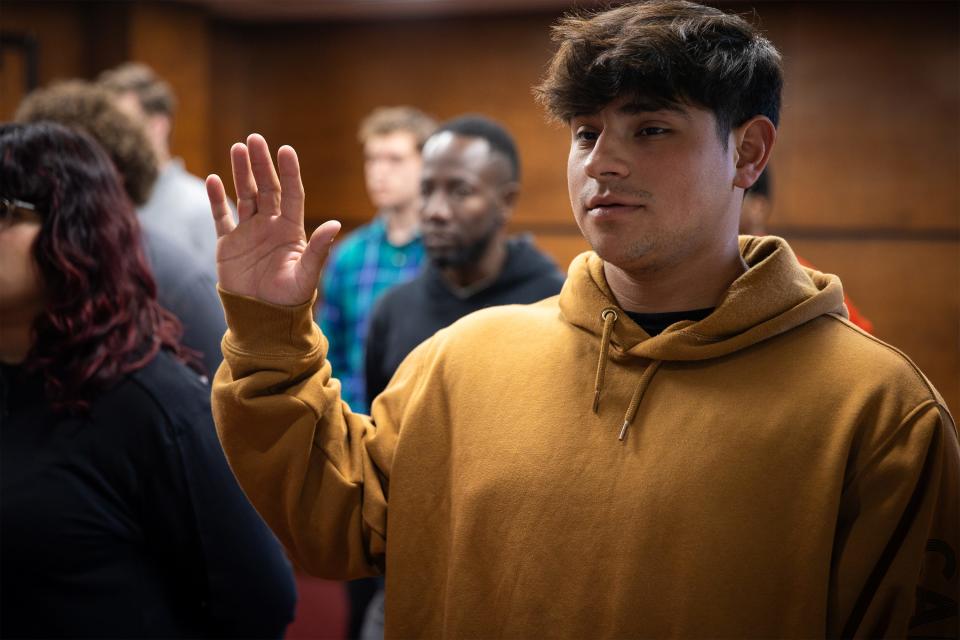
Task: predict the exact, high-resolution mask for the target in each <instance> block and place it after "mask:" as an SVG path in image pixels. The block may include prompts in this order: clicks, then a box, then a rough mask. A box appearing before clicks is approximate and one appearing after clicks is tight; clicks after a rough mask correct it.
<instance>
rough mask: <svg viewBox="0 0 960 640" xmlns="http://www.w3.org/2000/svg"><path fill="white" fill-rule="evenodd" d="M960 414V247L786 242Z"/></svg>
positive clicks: (950, 244)
mask: <svg viewBox="0 0 960 640" xmlns="http://www.w3.org/2000/svg"><path fill="white" fill-rule="evenodd" d="M790 244H791V246H792V247H793V248H794V250H795V251H796V252H797V253H798V254H799V255H801V256H803V257H804V258H806V259H807V260H809V261H810V262H811V263H813V264H814V265H815V266H816V267H817V268H818V269H819V270H821V271H825V272H829V273H835V274H837V275H839V276H840V279H841V280H842V281H843V284H844V290H845V291H846V292H847V293H848V295H849V296H850V297H851V299H852V300H853V302H854V304H856V305H857V307H859V308H860V310H861V311H862V312H863V313H864V314H865V315H866V316H867V317H868V318H870V320H872V321H873V323H874V329H875V330H874V332H875V334H876V336H877V337H878V338H880V339H881V340H883V341H885V342H888V343H889V344H891V345H893V346H894V347H897V348H898V349H900V350H901V351H903V352H904V353H906V354H907V355H908V356H909V357H910V358H911V359H912V360H913V361H914V362H915V363H916V364H917V365H918V366H919V367H920V368H921V369H922V370H923V372H924V373H926V374H927V376H928V377H929V378H930V380H931V381H932V382H933V384H934V385H935V386H936V387H937V388H938V389H939V390H940V393H941V394H943V396H944V398H945V399H946V401H947V404H948V406H949V407H950V408H951V410H952V411H953V412H954V413H956V412H957V411H960V243H958V242H904V241H895V240H887V241H885V240H873V241H857V240H841V241H825V240H820V241H811V240H791V241H790Z"/></svg>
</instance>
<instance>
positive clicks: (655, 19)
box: [534, 0, 783, 143]
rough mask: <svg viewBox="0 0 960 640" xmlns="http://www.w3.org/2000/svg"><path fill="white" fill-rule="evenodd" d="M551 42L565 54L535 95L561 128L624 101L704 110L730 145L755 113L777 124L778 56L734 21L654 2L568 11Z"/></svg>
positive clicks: (665, 0) (693, 7)
mask: <svg viewBox="0 0 960 640" xmlns="http://www.w3.org/2000/svg"><path fill="white" fill-rule="evenodd" d="M553 39H554V40H555V41H556V42H559V44H560V46H559V49H558V50H557V52H556V53H555V54H554V56H553V59H552V60H551V62H550V66H549V69H548V71H547V73H546V76H545V77H544V78H543V80H542V82H541V83H540V84H539V85H538V86H536V87H535V88H534V94H535V95H536V97H537V99H538V101H539V102H540V103H542V104H543V105H544V106H545V107H546V109H547V111H548V112H549V113H550V115H552V116H553V117H554V118H556V119H558V120H560V121H562V122H568V121H569V120H570V119H571V118H572V117H574V116H577V115H583V114H590V113H595V112H597V111H599V110H600V109H601V108H603V106H604V105H606V104H608V103H609V102H611V101H612V100H614V99H616V98H619V97H621V96H629V97H631V98H635V99H637V101H639V102H641V103H642V104H646V105H651V106H653V107H655V108H665V107H672V106H677V105H678V104H690V105H694V106H701V107H705V108H707V109H709V110H710V111H712V112H713V113H714V116H715V117H716V120H717V133H718V134H719V136H720V139H721V140H722V141H723V142H724V143H725V142H726V140H727V136H728V135H729V133H730V131H731V130H732V129H733V128H735V127H738V126H740V125H741V124H743V123H744V122H746V121H747V120H749V119H750V118H752V117H754V116H756V115H763V116H766V117H767V118H769V119H770V121H771V122H773V124H774V126H776V125H777V124H778V122H779V119H780V92H781V89H782V86H783V74H782V70H781V67H780V54H779V53H778V52H777V50H776V49H775V48H774V46H773V45H772V44H771V43H770V41H769V40H767V39H766V38H764V37H763V36H762V35H760V33H759V32H758V31H757V30H756V29H755V28H754V27H753V26H751V25H750V23H748V22H747V21H745V20H744V19H742V18H740V17H738V16H734V15H728V14H725V13H723V12H722V11H720V10H718V9H714V8H712V7H705V6H702V5H698V4H694V3H692V2H683V1H680V0H653V1H651V2H643V3H638V4H630V5H627V6H623V7H618V8H616V9H612V10H609V11H605V12H602V13H594V14H581V15H568V16H566V17H564V18H562V19H561V20H560V21H559V22H558V23H557V25H556V26H554V28H553Z"/></svg>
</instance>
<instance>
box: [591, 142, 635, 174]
mask: <svg viewBox="0 0 960 640" xmlns="http://www.w3.org/2000/svg"><path fill="white" fill-rule="evenodd" d="M626 152H627V150H626V149H625V148H624V143H623V142H621V141H619V140H617V139H616V138H614V137H612V136H607V135H606V134H605V133H601V134H600V136H599V137H598V138H597V141H596V143H595V144H594V145H593V149H591V150H590V155H589V156H587V160H586V162H585V163H584V170H585V171H586V172H587V175H588V176H590V177H591V178H593V179H594V180H602V179H604V178H625V177H627V176H629V175H630V164H629V162H628V158H627V153H626Z"/></svg>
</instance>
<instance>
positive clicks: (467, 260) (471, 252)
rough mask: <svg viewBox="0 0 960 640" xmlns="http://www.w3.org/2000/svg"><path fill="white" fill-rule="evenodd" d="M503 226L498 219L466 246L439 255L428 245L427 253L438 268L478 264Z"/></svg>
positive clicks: (454, 267)
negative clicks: (434, 253)
mask: <svg viewBox="0 0 960 640" xmlns="http://www.w3.org/2000/svg"><path fill="white" fill-rule="evenodd" d="M501 226H503V225H502V223H501V222H500V221H497V222H496V224H494V225H492V226H491V227H490V228H489V229H488V230H487V232H486V233H485V234H483V235H482V236H481V237H479V238H477V239H476V240H475V241H474V242H472V243H470V244H468V245H466V246H464V247H458V248H457V249H454V250H452V251H444V252H443V253H442V254H439V255H433V254H431V252H430V248H429V247H427V255H428V256H429V257H430V262H432V263H433V265H434V266H436V267H437V268H438V269H459V268H462V267H467V266H470V265H473V264H476V263H477V262H479V261H480V258H482V257H483V256H484V254H486V252H487V249H489V248H490V244H491V243H492V242H493V239H494V238H495V237H497V234H498V233H499V232H500V227H501Z"/></svg>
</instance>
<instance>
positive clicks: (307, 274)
mask: <svg viewBox="0 0 960 640" xmlns="http://www.w3.org/2000/svg"><path fill="white" fill-rule="evenodd" d="M339 232H340V223H339V222H338V221H336V220H327V221H326V222H324V223H323V224H322V225H320V226H319V227H317V228H316V230H314V232H313V233H312V234H311V235H310V240H309V242H307V248H306V249H305V250H304V252H303V255H302V256H301V257H300V266H301V268H302V269H303V275H304V279H305V281H306V282H308V283H311V284H312V285H313V286H316V284H317V283H318V282H319V281H320V270H321V269H322V268H323V263H324V261H325V260H326V259H327V255H328V254H329V253H330V245H331V244H332V243H333V240H334V238H336V237H337V233H339Z"/></svg>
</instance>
